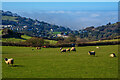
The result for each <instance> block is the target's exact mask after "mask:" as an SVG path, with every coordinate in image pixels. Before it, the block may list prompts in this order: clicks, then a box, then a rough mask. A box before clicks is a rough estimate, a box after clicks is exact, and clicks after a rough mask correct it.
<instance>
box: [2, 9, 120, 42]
mask: <svg viewBox="0 0 120 80" xmlns="http://www.w3.org/2000/svg"><path fill="white" fill-rule="evenodd" d="M1 13H2V27H3V28H9V29H10V30H12V31H14V32H18V33H24V34H25V35H29V36H35V37H43V38H49V39H56V38H57V37H58V36H57V34H61V35H65V36H66V35H67V36H71V34H72V36H74V38H76V37H77V38H80V39H85V40H104V39H114V38H119V37H120V35H119V34H118V33H119V32H120V28H119V27H120V26H119V23H118V22H117V23H114V24H111V23H108V24H106V25H102V26H98V27H94V26H91V27H87V28H85V29H82V30H75V31H72V30H71V29H69V28H66V27H63V26H58V25H54V24H49V23H47V22H44V21H38V20H33V19H31V18H26V17H21V16H19V15H18V14H16V13H12V12H10V11H6V12H5V11H1ZM39 16H40V15H39Z"/></svg>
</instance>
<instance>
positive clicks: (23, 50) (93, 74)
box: [2, 45, 118, 78]
mask: <svg viewBox="0 0 120 80" xmlns="http://www.w3.org/2000/svg"><path fill="white" fill-rule="evenodd" d="M32 49H34V50H33V51H32ZM76 50H77V51H76V52H70V53H69V52H66V53H60V51H59V48H42V49H41V50H36V49H35V48H33V47H11V46H3V47H2V71H3V73H2V77H3V78H117V74H118V57H115V58H110V57H109V54H110V53H113V52H114V53H115V54H116V55H117V56H118V45H109V46H100V48H99V49H96V46H86V47H76ZM90 50H94V51H96V56H95V57H94V56H89V55H88V54H87V52H88V51H90ZM5 57H7V58H14V60H15V64H14V65H15V66H14V67H8V65H7V64H5V62H4V58H5Z"/></svg>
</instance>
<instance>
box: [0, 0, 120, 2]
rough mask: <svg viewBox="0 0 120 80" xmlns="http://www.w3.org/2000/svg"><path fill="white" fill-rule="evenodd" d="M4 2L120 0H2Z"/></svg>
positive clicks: (111, 0)
mask: <svg viewBox="0 0 120 80" xmlns="http://www.w3.org/2000/svg"><path fill="white" fill-rule="evenodd" d="M1 1H2V2H118V1H120V0H1Z"/></svg>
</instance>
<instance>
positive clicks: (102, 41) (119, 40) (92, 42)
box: [89, 39, 120, 43]
mask: <svg viewBox="0 0 120 80" xmlns="http://www.w3.org/2000/svg"><path fill="white" fill-rule="evenodd" d="M113 41H120V39H112V40H101V41H92V42H89V43H98V42H113Z"/></svg>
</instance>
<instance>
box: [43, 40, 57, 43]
mask: <svg viewBox="0 0 120 80" xmlns="http://www.w3.org/2000/svg"><path fill="white" fill-rule="evenodd" d="M45 41H48V42H50V44H56V43H57V42H58V41H55V40H45Z"/></svg>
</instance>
